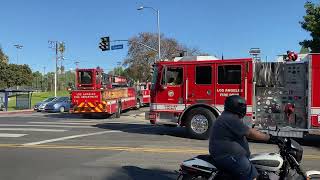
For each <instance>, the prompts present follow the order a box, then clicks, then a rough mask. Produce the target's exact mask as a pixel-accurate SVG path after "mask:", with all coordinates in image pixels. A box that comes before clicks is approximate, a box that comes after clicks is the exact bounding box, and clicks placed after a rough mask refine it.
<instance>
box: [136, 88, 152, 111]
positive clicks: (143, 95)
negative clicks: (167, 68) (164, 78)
mask: <svg viewBox="0 0 320 180" xmlns="http://www.w3.org/2000/svg"><path fill="white" fill-rule="evenodd" d="M150 88H151V82H147V83H139V84H138V85H137V86H136V89H137V94H138V97H137V101H138V102H137V103H139V106H149V105H150Z"/></svg>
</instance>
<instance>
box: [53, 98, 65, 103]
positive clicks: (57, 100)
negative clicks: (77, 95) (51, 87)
mask: <svg viewBox="0 0 320 180" xmlns="http://www.w3.org/2000/svg"><path fill="white" fill-rule="evenodd" d="M67 100H68V97H59V98H57V99H55V100H54V102H62V101H67Z"/></svg>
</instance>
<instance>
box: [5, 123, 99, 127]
mask: <svg viewBox="0 0 320 180" xmlns="http://www.w3.org/2000/svg"><path fill="white" fill-rule="evenodd" d="M0 127H53V128H95V127H92V126H64V125H50V124H48V125H44V124H0Z"/></svg>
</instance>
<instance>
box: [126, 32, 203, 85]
mask: <svg viewBox="0 0 320 180" xmlns="http://www.w3.org/2000/svg"><path fill="white" fill-rule="evenodd" d="M142 44H143V45H142ZM144 45H147V46H149V47H151V48H153V49H155V50H156V49H157V48H158V35H157V34H155V33H148V32H144V33H140V34H138V35H137V36H134V37H132V38H130V39H129V43H128V46H129V50H128V54H127V59H125V61H124V66H125V67H127V70H126V71H125V74H126V75H127V76H128V77H130V78H132V79H133V80H135V81H140V82H145V81H150V79H151V75H150V65H151V64H153V63H154V62H155V60H157V59H158V52H157V51H155V50H151V49H150V48H147V47H146V46H144ZM182 52H187V55H190V56H194V55H203V54H204V53H201V52H200V51H199V50H198V49H196V48H187V47H186V46H185V45H182V44H180V43H179V42H178V41H177V40H176V39H174V38H168V37H164V36H163V35H162V36H161V59H162V60H163V59H167V60H172V59H173V58H174V57H177V56H179V55H180V53H182Z"/></svg>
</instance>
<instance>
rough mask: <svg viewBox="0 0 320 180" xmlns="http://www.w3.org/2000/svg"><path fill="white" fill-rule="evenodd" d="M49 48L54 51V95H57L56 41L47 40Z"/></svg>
mask: <svg viewBox="0 0 320 180" xmlns="http://www.w3.org/2000/svg"><path fill="white" fill-rule="evenodd" d="M48 43H49V48H51V49H54V50H55V51H56V70H55V73H54V97H57V67H58V41H48Z"/></svg>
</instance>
